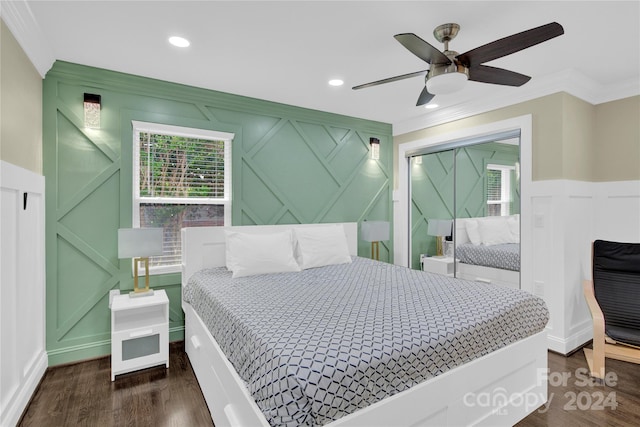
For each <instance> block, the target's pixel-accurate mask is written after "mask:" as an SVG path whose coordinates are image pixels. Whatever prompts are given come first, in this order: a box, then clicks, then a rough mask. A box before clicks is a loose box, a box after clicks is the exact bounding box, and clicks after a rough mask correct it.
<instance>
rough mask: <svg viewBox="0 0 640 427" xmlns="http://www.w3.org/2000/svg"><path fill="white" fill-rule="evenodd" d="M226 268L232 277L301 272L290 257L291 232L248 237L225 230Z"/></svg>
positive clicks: (291, 247) (291, 249)
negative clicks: (231, 273)
mask: <svg viewBox="0 0 640 427" xmlns="http://www.w3.org/2000/svg"><path fill="white" fill-rule="evenodd" d="M225 237H226V256H227V269H229V270H231V271H232V272H233V275H232V276H231V277H232V278H235V277H243V276H253V275H255V274H266V273H282V272H286V271H300V266H299V265H298V263H297V262H296V260H295V258H294V256H293V237H292V234H291V230H287V231H280V232H277V233H269V234H250V233H242V232H238V231H227V230H225Z"/></svg>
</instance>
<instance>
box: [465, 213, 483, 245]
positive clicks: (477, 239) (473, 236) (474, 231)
mask: <svg viewBox="0 0 640 427" xmlns="http://www.w3.org/2000/svg"><path fill="white" fill-rule="evenodd" d="M464 228H465V229H466V230H467V236H469V241H471V243H473V244H474V245H479V244H480V243H482V237H481V236H480V230H479V229H478V221H476V220H475V219H465V220H464Z"/></svg>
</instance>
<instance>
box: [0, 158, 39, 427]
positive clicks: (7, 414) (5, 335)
mask: <svg viewBox="0 0 640 427" xmlns="http://www.w3.org/2000/svg"><path fill="white" fill-rule="evenodd" d="M0 187H1V190H0V211H1V212H0V215H1V217H0V236H1V238H0V240H1V247H0V250H1V254H0V256H1V257H0V280H1V281H0V334H1V335H0V336H1V339H0V374H1V381H0V425H2V426H12V425H15V424H16V423H17V422H18V420H19V418H20V416H21V415H22V412H23V410H24V409H25V408H26V406H27V404H28V403H29V399H30V398H31V395H32V394H33V392H34V391H35V389H36V387H37V386H38V383H39V382H40V379H41V378H42V376H43V375H44V372H45V370H46V368H47V354H46V350H45V332H44V331H45V268H44V177H43V176H41V175H38V174H35V173H33V172H30V171H28V170H25V169H22V168H20V167H17V166H15V165H12V164H10V163H7V162H0ZM24 194H27V199H26V206H25V202H24Z"/></svg>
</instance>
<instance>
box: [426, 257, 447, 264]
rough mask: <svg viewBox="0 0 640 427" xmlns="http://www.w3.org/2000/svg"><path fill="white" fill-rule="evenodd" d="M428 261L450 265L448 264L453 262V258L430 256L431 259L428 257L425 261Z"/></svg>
mask: <svg viewBox="0 0 640 427" xmlns="http://www.w3.org/2000/svg"><path fill="white" fill-rule="evenodd" d="M427 260H429V261H433V262H445V263H448V262H453V257H450V256H430V257H426V258H425V259H424V261H427Z"/></svg>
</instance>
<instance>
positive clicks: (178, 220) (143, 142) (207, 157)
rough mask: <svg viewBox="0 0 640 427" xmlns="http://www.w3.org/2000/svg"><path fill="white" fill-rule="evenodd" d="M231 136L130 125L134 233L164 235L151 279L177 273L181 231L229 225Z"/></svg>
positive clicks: (209, 132) (151, 262)
mask: <svg viewBox="0 0 640 427" xmlns="http://www.w3.org/2000/svg"><path fill="white" fill-rule="evenodd" d="M233 136H234V135H233V134H229V133H223V132H214V131H208V130H202V129H190V128H183V127H176V126H168V125H160V124H154V123H143V122H133V139H134V144H133V150H134V152H133V165H134V168H133V227H141V228H145V227H160V228H163V229H164V254H163V255H160V256H154V257H151V258H150V260H149V264H150V273H151V274H161V273H170V272H179V271H180V263H181V239H180V230H181V229H182V228H183V227H202V226H222V225H230V224H231V141H232V139H233Z"/></svg>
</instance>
